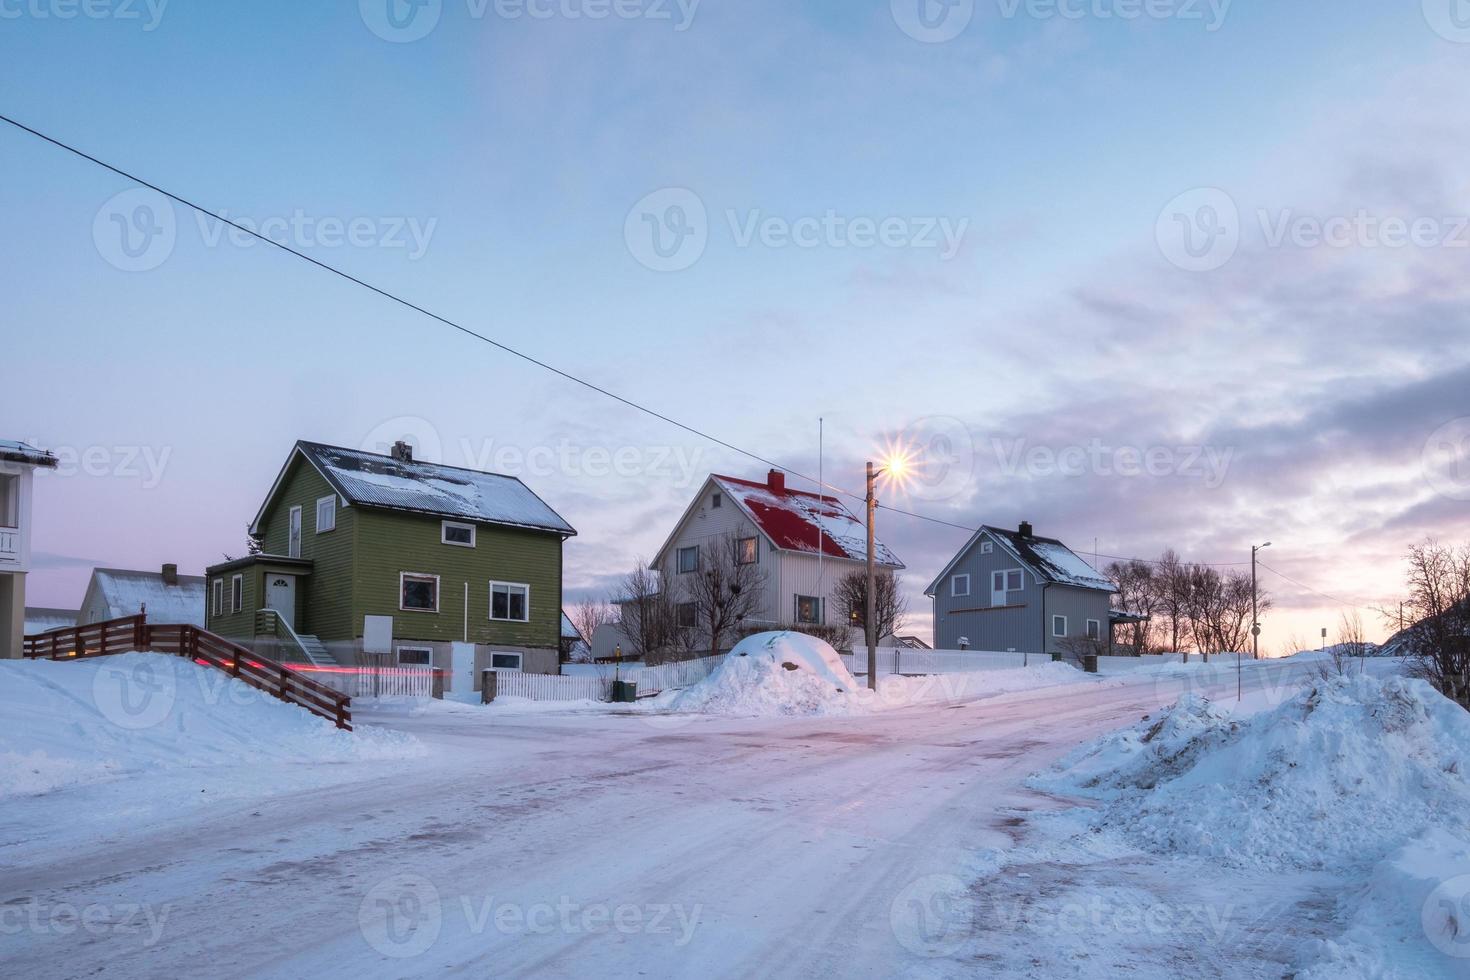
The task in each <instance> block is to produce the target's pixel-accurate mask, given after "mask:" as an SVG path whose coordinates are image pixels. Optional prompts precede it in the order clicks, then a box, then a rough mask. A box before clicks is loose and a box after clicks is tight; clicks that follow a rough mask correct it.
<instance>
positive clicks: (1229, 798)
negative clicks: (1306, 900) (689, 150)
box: [1037, 677, 1470, 870]
mask: <svg viewBox="0 0 1470 980" xmlns="http://www.w3.org/2000/svg"><path fill="white" fill-rule="evenodd" d="M1466 758H1470V713H1466V712H1465V711H1464V710H1463V709H1461V708H1459V707H1458V706H1456V705H1455V704H1453V703H1451V702H1450V701H1448V700H1447V699H1445V698H1444V697H1442V696H1441V695H1440V694H1439V693H1438V692H1437V691H1435V690H1434V689H1433V688H1431V687H1430V686H1429V685H1428V684H1425V683H1424V682H1423V681H1417V680H1411V679H1407V678H1403V677H1390V678H1388V679H1386V680H1379V679H1377V678H1374V677H1354V678H1351V679H1337V680H1333V681H1330V682H1324V683H1322V684H1320V685H1317V686H1315V687H1313V688H1312V689H1310V690H1308V691H1307V692H1305V693H1303V694H1301V695H1298V696H1297V697H1295V698H1293V699H1291V700H1290V701H1287V702H1285V703H1284V704H1282V705H1281V706H1279V707H1277V708H1275V709H1274V710H1271V711H1266V712H1263V713H1261V714H1259V715H1256V716H1255V717H1253V718H1250V719H1247V720H1244V721H1236V720H1233V719H1232V718H1231V717H1230V715H1228V714H1227V713H1226V712H1224V711H1222V710H1221V709H1219V708H1218V707H1216V706H1215V705H1213V704H1211V703H1210V702H1209V701H1207V700H1205V699H1204V698H1200V697H1197V696H1188V697H1184V698H1181V699H1180V700H1179V702H1178V704H1176V705H1174V706H1173V707H1171V708H1168V709H1165V711H1164V712H1163V713H1162V715H1161V716H1160V717H1158V718H1156V719H1154V720H1151V721H1147V722H1144V723H1143V724H1141V725H1138V726H1136V727H1134V728H1132V729H1129V730H1125V731H1123V732H1119V733H1116V734H1113V735H1110V736H1107V737H1105V738H1104V739H1102V740H1101V741H1099V742H1097V743H1095V744H1094V745H1092V746H1090V747H1087V748H1084V749H1082V750H1080V751H1079V752H1076V753H1073V754H1072V755H1071V756H1069V757H1068V758H1066V759H1064V760H1063V761H1062V762H1061V763H1059V764H1058V766H1057V767H1056V768H1055V769H1054V770H1053V771H1052V772H1051V773H1050V774H1047V775H1044V776H1041V777H1038V779H1037V782H1038V783H1039V784H1041V785H1044V786H1046V787H1047V788H1048V789H1053V790H1056V791H1060V792H1067V793H1072V794H1074V795H1079V796H1090V797H1094V798H1097V799H1101V800H1105V801H1108V802H1109V804H1110V805H1109V808H1108V809H1109V811H1110V812H1111V819H1109V818H1104V819H1105V820H1106V821H1107V822H1108V823H1111V824H1112V825H1113V826H1117V827H1123V828H1126V833H1127V834H1128V835H1129V836H1131V837H1132V838H1134V840H1135V841H1136V842H1137V843H1139V844H1141V845H1142V846H1144V847H1146V848H1149V849H1151V850H1158V851H1164V852H1174V853H1191V854H1199V855H1205V856H1210V857H1217V858H1222V859H1225V860H1227V861H1230V862H1232V863H1236V864H1243V865H1255V866H1260V867H1278V866H1280V865H1282V864H1288V865H1291V866H1293V867H1297V868H1303V869H1326V870H1334V869H1339V868H1344V867H1350V866H1353V865H1361V864H1365V863H1371V862H1374V861H1378V860H1381V859H1382V858H1383V857H1385V856H1386V855H1387V853H1388V852H1389V851H1391V850H1393V849H1394V848H1395V847H1397V846H1399V845H1400V844H1401V843H1403V842H1404V841H1405V840H1407V839H1408V838H1410V837H1412V836H1414V835H1416V834H1419V833H1422V832H1424V831H1426V830H1430V829H1433V828H1436V827H1439V828H1444V829H1447V830H1451V831H1457V832H1462V833H1463V832H1464V831H1465V827H1466V814H1467V813H1470V780H1467V779H1466V776H1465V773H1464V772H1463V771H1462V769H1463V767H1464V765H1465V763H1464V761H1463V760H1465V759H1466Z"/></svg>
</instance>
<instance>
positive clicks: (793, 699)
mask: <svg viewBox="0 0 1470 980" xmlns="http://www.w3.org/2000/svg"><path fill="white" fill-rule="evenodd" d="M857 691H858V682H857V681H856V680H854V679H853V676H852V674H850V673H848V670H847V667H846V665H845V664H843V662H842V658H841V657H840V656H838V655H837V651H836V650H833V649H832V647H831V646H829V645H828V644H827V643H825V642H823V641H822V640H819V639H817V638H816V637H813V636H807V635H805V634H803V633H784V632H783V633H758V634H756V635H755V636H749V637H746V638H745V639H743V640H741V641H740V642H739V643H738V644H736V646H735V648H734V649H733V650H731V651H730V652H729V653H727V654H726V655H725V660H724V662H723V663H721V664H720V666H719V667H717V668H715V671H714V673H712V674H710V675H709V676H708V677H706V678H705V679H704V680H702V681H700V682H699V683H698V684H695V685H694V686H693V687H690V688H688V689H687V690H685V691H682V692H681V693H679V694H678V695H677V696H676V697H674V698H673V699H672V701H671V702H670V703H669V707H670V708H672V709H673V710H675V711H702V712H706V713H709V714H722V715H755V716H761V717H765V716H772V715H846V714H853V713H855V712H857V711H859V710H861V708H860V705H859V701H858V697H857Z"/></svg>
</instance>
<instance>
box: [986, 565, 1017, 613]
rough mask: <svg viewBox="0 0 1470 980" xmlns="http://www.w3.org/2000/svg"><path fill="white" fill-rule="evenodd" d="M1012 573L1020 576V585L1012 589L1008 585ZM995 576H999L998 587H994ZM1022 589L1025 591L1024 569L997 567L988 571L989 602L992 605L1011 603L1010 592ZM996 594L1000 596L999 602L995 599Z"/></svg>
mask: <svg viewBox="0 0 1470 980" xmlns="http://www.w3.org/2000/svg"><path fill="white" fill-rule="evenodd" d="M1012 575H1019V576H1021V585H1020V587H1018V588H1014V589H1013V588H1011V587H1010V585H1011V576H1012ZM997 577H999V578H1000V588H996V587H995V580H996V578H997ZM1024 591H1026V572H1025V570H1024V569H1020V568H998V569H996V570H995V571H993V572H991V573H990V604H991V605H992V606H1009V605H1010V604H1011V593H1012V592H1024ZM997 595H999V596H1000V597H1001V601H1000V602H996V601H995V597H996V596H997Z"/></svg>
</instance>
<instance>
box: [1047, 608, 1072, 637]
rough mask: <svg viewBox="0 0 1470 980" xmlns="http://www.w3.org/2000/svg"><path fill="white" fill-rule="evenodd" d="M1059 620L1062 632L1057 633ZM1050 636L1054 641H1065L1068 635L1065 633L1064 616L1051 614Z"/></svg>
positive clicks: (1065, 623)
mask: <svg viewBox="0 0 1470 980" xmlns="http://www.w3.org/2000/svg"><path fill="white" fill-rule="evenodd" d="M1059 620H1060V621H1061V624H1062V631H1061V632H1060V633H1058V632H1057V622H1058V621H1059ZM1051 635H1052V636H1053V637H1055V638H1056V639H1059V640H1060V639H1066V637H1067V636H1068V633H1067V617H1066V616H1063V615H1062V614H1061V613H1052V617H1051Z"/></svg>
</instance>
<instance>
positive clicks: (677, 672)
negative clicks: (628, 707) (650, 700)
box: [626, 657, 725, 697]
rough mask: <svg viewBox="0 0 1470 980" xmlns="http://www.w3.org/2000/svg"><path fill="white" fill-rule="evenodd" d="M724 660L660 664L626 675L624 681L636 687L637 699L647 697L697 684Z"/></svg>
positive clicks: (706, 659) (722, 658) (713, 659)
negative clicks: (634, 684)
mask: <svg viewBox="0 0 1470 980" xmlns="http://www.w3.org/2000/svg"><path fill="white" fill-rule="evenodd" d="M724 659H725V658H724V657H703V658H701V659H699V660H685V661H681V662H680V663H672V664H661V665H660V666H658V667H644V668H642V669H641V670H636V671H633V672H632V673H630V674H628V675H627V677H626V679H627V680H630V681H633V682H635V683H636V684H637V685H638V696H639V697H647V696H649V695H651V694H658V693H659V692H661V691H672V690H677V689H678V688H681V687H689V686H690V685H692V684H698V683H699V682H700V681H702V680H704V679H705V678H706V677H708V676H709V675H710V674H713V673H714V672H715V668H716V667H718V666H719V665H720V663H721V661H723V660H724Z"/></svg>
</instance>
